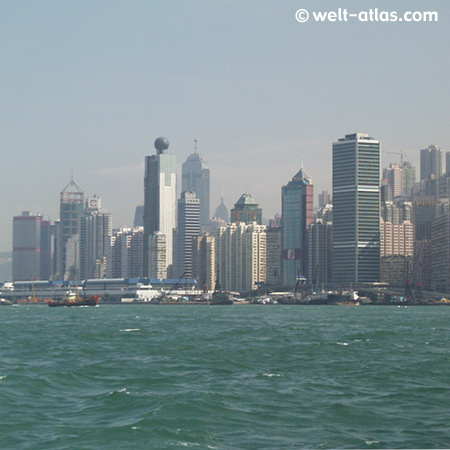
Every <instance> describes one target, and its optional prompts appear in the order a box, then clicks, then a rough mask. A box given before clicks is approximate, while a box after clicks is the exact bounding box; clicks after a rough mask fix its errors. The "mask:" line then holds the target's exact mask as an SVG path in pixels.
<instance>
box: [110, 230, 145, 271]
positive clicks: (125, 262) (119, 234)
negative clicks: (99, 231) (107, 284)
mask: <svg viewBox="0 0 450 450" xmlns="http://www.w3.org/2000/svg"><path fill="white" fill-rule="evenodd" d="M143 250H144V227H135V228H126V227H123V228H120V229H118V230H113V232H112V236H111V240H110V246H109V250H108V255H107V263H106V277H107V278H140V277H142V271H143V268H142V263H143Z"/></svg>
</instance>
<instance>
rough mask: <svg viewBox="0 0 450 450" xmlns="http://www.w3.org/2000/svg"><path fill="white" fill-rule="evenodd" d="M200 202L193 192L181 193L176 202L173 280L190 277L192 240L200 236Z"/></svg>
mask: <svg viewBox="0 0 450 450" xmlns="http://www.w3.org/2000/svg"><path fill="white" fill-rule="evenodd" d="M200 207H201V205H200V200H199V199H198V198H197V197H196V195H195V192H182V193H181V198H180V199H179V200H178V229H177V233H176V235H177V265H176V266H177V273H175V274H174V275H175V278H178V277H181V275H182V274H184V278H191V277H192V245H193V239H194V238H195V237H196V236H198V235H199V234H200Z"/></svg>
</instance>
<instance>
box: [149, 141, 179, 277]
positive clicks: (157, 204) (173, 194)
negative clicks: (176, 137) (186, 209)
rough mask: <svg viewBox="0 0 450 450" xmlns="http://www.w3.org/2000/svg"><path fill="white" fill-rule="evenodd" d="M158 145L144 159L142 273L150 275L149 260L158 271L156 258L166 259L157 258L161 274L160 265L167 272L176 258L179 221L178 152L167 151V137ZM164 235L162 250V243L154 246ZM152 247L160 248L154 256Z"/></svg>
mask: <svg viewBox="0 0 450 450" xmlns="http://www.w3.org/2000/svg"><path fill="white" fill-rule="evenodd" d="M155 148H156V155H151V156H147V157H146V158H145V178H144V273H143V276H145V277H147V276H149V275H150V261H152V268H153V269H154V270H155V258H162V257H164V260H161V261H159V260H158V262H157V264H156V266H157V267H158V269H157V270H156V272H157V273H159V274H160V273H161V267H164V271H165V272H166V274H167V271H168V269H169V266H171V265H172V261H173V234H174V230H175V228H176V223H177V186H176V181H177V175H176V158H175V155H170V154H168V153H167V149H168V148H169V141H168V140H167V139H166V138H163V137H160V138H158V139H156V141H155ZM155 233H158V234H157V235H156V234H155ZM161 235H164V239H163V240H164V241H165V244H164V245H165V250H164V251H161V248H160V246H158V245H156V246H155V245H153V244H155V243H156V242H161V239H162V238H161ZM155 236H157V238H155ZM152 240H153V244H151V241H152ZM151 249H154V250H155V249H158V250H156V251H157V254H156V255H151V254H150V253H151ZM154 270H153V272H154ZM156 272H154V273H156ZM156 278H159V276H158V277H156Z"/></svg>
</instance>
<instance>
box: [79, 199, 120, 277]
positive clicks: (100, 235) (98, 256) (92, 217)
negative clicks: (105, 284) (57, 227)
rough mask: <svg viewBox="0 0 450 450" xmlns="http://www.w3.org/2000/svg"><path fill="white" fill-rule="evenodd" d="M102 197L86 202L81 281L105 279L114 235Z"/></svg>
mask: <svg viewBox="0 0 450 450" xmlns="http://www.w3.org/2000/svg"><path fill="white" fill-rule="evenodd" d="M101 200H102V199H101V197H96V196H95V197H91V198H88V199H87V200H86V209H85V212H84V214H83V215H82V216H81V220H80V273H79V277H80V280H86V279H88V278H104V277H105V275H106V256H107V253H108V249H109V246H110V240H111V234H112V219H111V214H110V213H108V212H106V211H105V210H103V209H101Z"/></svg>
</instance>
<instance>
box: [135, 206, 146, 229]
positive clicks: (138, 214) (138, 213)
mask: <svg viewBox="0 0 450 450" xmlns="http://www.w3.org/2000/svg"><path fill="white" fill-rule="evenodd" d="M143 226H144V204H143V203H141V204H140V205H137V206H136V209H135V211H134V221H133V227H134V228H136V227H143Z"/></svg>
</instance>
